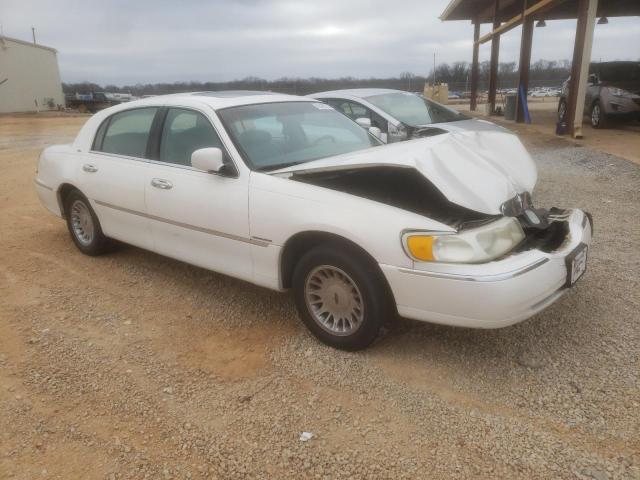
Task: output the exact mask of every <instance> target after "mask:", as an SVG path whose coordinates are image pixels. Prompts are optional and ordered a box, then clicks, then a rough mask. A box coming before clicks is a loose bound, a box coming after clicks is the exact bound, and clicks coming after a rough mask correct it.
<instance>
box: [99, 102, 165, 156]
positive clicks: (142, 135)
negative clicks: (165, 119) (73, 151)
mask: <svg viewBox="0 0 640 480" xmlns="http://www.w3.org/2000/svg"><path fill="white" fill-rule="evenodd" d="M157 111H158V108H156V107H153V108H136V109H134V110H125V111H124V112H119V113H116V114H114V115H113V116H111V117H110V118H109V119H108V120H107V122H108V123H107V122H105V124H106V126H105V124H103V125H102V126H101V127H100V128H99V129H98V135H97V136H96V141H95V143H96V144H95V145H94V149H95V150H98V151H101V152H105V153H115V154H118V155H126V156H128V157H138V158H145V156H146V152H147V142H148V141H149V132H150V131H151V124H152V123H153V118H154V117H155V115H156V112H157Z"/></svg>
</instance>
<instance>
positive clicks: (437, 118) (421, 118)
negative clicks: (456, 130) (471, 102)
mask: <svg viewBox="0 0 640 480" xmlns="http://www.w3.org/2000/svg"><path fill="white" fill-rule="evenodd" d="M366 99H367V101H369V102H371V103H372V104H373V105H375V106H376V107H378V108H380V109H381V110H384V111H385V112H386V113H388V114H389V115H391V116H392V117H394V118H396V119H398V120H400V121H401V122H402V123H404V124H406V125H409V126H410V127H417V126H421V125H429V124H430V123H441V122H456V121H459V120H466V119H467V118H468V117H466V116H465V115H462V114H460V113H458V112H456V111H455V110H452V109H450V108H447V107H445V106H444V105H440V104H439V103H436V102H434V101H432V100H428V99H426V98H424V97H421V96H419V95H416V94H414V93H409V92H397V93H383V94H382V95H373V96H371V97H366Z"/></svg>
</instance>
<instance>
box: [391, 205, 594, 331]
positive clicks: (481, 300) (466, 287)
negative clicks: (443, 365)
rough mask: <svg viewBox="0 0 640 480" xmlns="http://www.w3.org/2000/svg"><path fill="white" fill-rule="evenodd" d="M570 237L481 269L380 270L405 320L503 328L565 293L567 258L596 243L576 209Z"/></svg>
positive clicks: (425, 266) (432, 266) (431, 266)
mask: <svg viewBox="0 0 640 480" xmlns="http://www.w3.org/2000/svg"><path fill="white" fill-rule="evenodd" d="M567 221H568V223H569V234H568V235H567V237H566V239H565V241H564V243H563V244H562V245H561V246H560V247H559V248H558V249H557V250H555V251H553V252H551V253H546V252H543V251H540V250H529V251H526V252H521V253H517V254H514V255H511V256H509V257H507V258H505V259H502V260H498V261H493V262H489V263H486V264H480V265H454V264H437V263H420V264H418V263H416V264H415V265H414V268H413V269H408V268H400V267H396V266H391V265H380V267H381V268H382V271H383V272H384V275H385V277H386V278H387V281H388V282H389V285H390V287H391V290H392V292H393V294H394V297H395V301H396V305H397V308H398V313H399V314H400V315H402V316H403V317H407V318H412V319H415V320H422V321H426V322H432V323H440V324H444V325H455V326H461V327H473V328H500V327H506V326H508V325H513V324H514V323H518V322H521V321H523V320H525V319H527V318H529V317H531V316H532V315H534V314H536V313H537V312H539V311H541V310H543V309H544V308H546V307H547V306H549V305H550V304H552V303H553V302H554V301H556V300H557V299H558V298H560V297H561V296H562V295H563V294H564V293H565V292H566V288H565V282H566V279H567V267H566V265H565V258H566V257H567V256H568V255H569V254H570V253H571V252H573V251H574V250H575V249H576V248H577V247H578V246H579V245H580V244H581V243H584V244H587V245H589V244H590V243H591V234H592V231H591V223H590V221H589V220H588V218H587V215H586V214H585V213H584V212H583V211H581V210H573V211H572V213H571V215H570V217H569V219H568V220H567Z"/></svg>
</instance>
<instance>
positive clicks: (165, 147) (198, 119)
mask: <svg viewBox="0 0 640 480" xmlns="http://www.w3.org/2000/svg"><path fill="white" fill-rule="evenodd" d="M207 147H217V148H221V149H222V148H223V147H222V142H221V141H220V137H218V134H217V133H216V131H215V130H214V129H213V126H212V125H211V123H210V122H209V120H207V118H206V117H205V116H204V115H202V114H201V113H199V112H196V111H193V110H187V109H183V108H170V109H169V111H168V112H167V116H166V118H165V121H164V127H163V129H162V137H161V138H160V158H159V160H160V161H161V162H166V163H173V164H176V165H185V166H191V154H192V153H193V152H195V151H196V150H199V149H200V148H207Z"/></svg>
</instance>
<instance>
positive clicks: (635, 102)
mask: <svg viewBox="0 0 640 480" xmlns="http://www.w3.org/2000/svg"><path fill="white" fill-rule="evenodd" d="M569 80H570V79H567V80H566V81H565V82H564V84H563V85H562V93H561V95H560V100H559V102H558V120H560V121H564V120H565V116H566V112H567V104H568V102H569ZM584 113H585V115H589V117H590V120H591V126H592V127H593V128H606V127H607V126H609V124H610V121H611V120H614V119H618V120H622V121H624V120H627V121H629V122H633V121H634V120H640V62H600V63H592V64H591V65H590V66H589V80H588V83H587V93H586V95H585V99H584Z"/></svg>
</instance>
